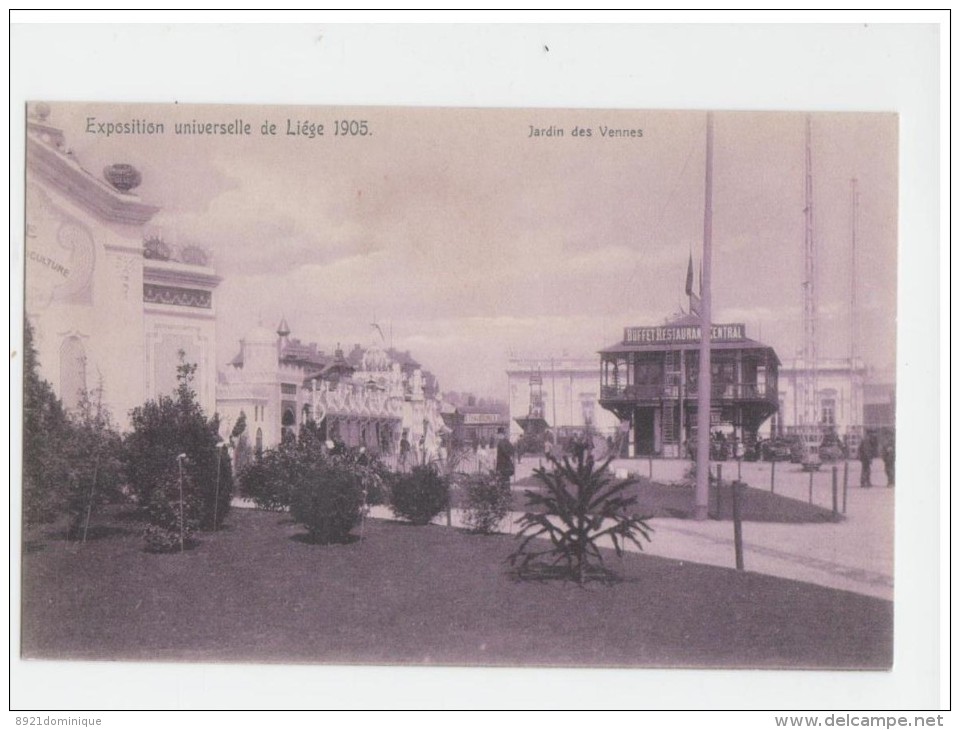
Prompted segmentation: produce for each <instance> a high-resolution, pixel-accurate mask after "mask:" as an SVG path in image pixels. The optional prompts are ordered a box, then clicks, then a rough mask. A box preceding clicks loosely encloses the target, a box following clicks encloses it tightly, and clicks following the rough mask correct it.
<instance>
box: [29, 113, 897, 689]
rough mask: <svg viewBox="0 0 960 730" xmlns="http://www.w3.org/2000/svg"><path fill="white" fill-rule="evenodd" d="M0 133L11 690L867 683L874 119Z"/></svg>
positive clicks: (889, 636) (163, 126) (879, 429)
mask: <svg viewBox="0 0 960 730" xmlns="http://www.w3.org/2000/svg"><path fill="white" fill-rule="evenodd" d="M25 113H26V117H27V120H26V140H25V146H26V192H25V197H26V209H25V219H26V225H25V240H24V243H23V245H24V258H25V268H26V279H25V301H24V309H25V322H24V327H25V332H26V338H25V339H26V342H25V350H24V356H25V374H24V458H23V467H24V474H23V476H24V478H23V485H22V499H21V503H22V510H21V512H22V519H23V533H22V534H23V542H22V595H21V625H20V627H21V654H22V656H23V657H24V658H30V659H57V660H90V659H96V660H118V661H157V660H161V661H175V662H197V661H204V662H207V661H211V662H268V663H283V664H390V665H393V664H415V665H424V664H427V665H459V666H562V667H696V668H710V669H724V668H727V669H729V668H762V669H861V670H888V669H890V668H891V666H892V663H893V647H894V633H893V615H894V581H893V576H894V539H893V537H894V504H895V500H896V499H897V496H898V494H899V493H900V490H902V489H904V488H905V489H908V490H909V489H910V484H909V479H910V475H909V474H901V475H900V476H901V479H900V480H898V479H897V478H896V477H897V474H896V444H897V418H896V410H897V409H896V388H897V383H896V368H895V365H896V355H897V343H896V326H895V324H896V315H897V300H896V291H897V255H896V252H897V230H898V227H897V226H898V207H897V205H898V179H899V178H898V117H897V115H896V114H891V113H823V112H819V113H802V112H790V113H784V112H764V111H755V112H723V111H716V112H706V111H665V110H642V109H637V110H617V109H610V110H600V109H590V110H585V109H536V108H531V109H496V108H490V109H470V108H430V107H421V108H413V107H410V108H404V107H325V106H296V107H295V106H290V107H284V106H227V105H222V106H217V105H189V104H166V105H160V104H132V103H80V102H64V101H57V100H55V99H37V100H35V101H32V102H30V103H29V104H28V105H27V108H26V110H25Z"/></svg>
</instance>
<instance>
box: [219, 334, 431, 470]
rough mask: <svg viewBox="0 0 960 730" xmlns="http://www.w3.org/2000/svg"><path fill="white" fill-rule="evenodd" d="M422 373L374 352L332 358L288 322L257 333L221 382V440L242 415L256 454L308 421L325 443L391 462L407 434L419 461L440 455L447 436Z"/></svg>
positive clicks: (376, 349) (375, 349) (374, 346)
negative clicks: (306, 341) (443, 437)
mask: <svg viewBox="0 0 960 730" xmlns="http://www.w3.org/2000/svg"><path fill="white" fill-rule="evenodd" d="M425 381H426V378H425V376H424V373H423V371H422V370H421V369H420V368H419V367H418V368H414V369H412V370H411V371H409V372H407V371H406V370H404V368H403V366H402V365H401V363H400V362H398V361H397V360H396V359H394V358H393V357H392V356H391V355H390V354H389V353H388V352H387V351H385V350H383V349H382V348H381V347H379V346H378V345H377V344H372V345H370V346H369V347H367V348H366V349H363V348H359V347H357V348H354V350H353V352H351V355H350V357H349V358H348V357H345V356H344V354H343V351H342V350H341V349H340V347H339V346H338V347H337V349H336V351H335V353H334V355H333V356H332V357H331V356H329V355H326V354H325V353H324V352H323V351H321V350H318V349H317V345H316V344H312V343H311V344H309V345H307V344H304V343H302V342H301V341H300V340H298V339H294V338H291V337H290V328H289V326H288V325H287V322H286V319H284V320H283V321H282V322H281V323H280V325H279V326H278V327H277V330H276V332H271V331H270V330H267V329H266V328H264V327H262V326H258V327H255V328H254V329H253V330H251V331H250V332H248V333H247V334H246V336H245V337H244V338H243V339H242V340H241V341H240V352H239V353H238V354H237V356H236V357H234V358H233V360H231V361H230V363H229V364H228V365H227V367H226V368H225V369H224V370H223V372H222V373H221V374H220V376H219V383H218V386H217V410H218V412H219V413H220V416H221V423H222V429H223V431H222V432H223V433H224V434H226V433H229V432H230V430H231V429H232V427H233V424H235V423H236V421H237V419H239V417H240V414H241V413H243V414H244V416H245V418H246V423H247V433H248V439H249V440H250V442H251V445H252V446H253V447H254V448H255V449H269V448H274V447H276V446H277V445H278V444H279V443H280V442H281V440H282V439H283V437H284V435H285V434H289V435H291V436H296V435H297V434H298V433H299V430H300V427H301V425H303V424H304V423H305V422H306V421H308V420H311V419H312V420H313V421H315V422H316V423H317V425H318V427H319V428H320V429H321V432H322V433H323V434H324V436H325V437H326V438H330V439H333V440H336V441H341V442H343V443H344V444H346V445H347V446H351V447H359V446H363V447H365V448H367V449H368V450H369V451H370V452H372V453H375V454H380V455H383V456H387V457H389V456H392V455H395V454H397V452H398V450H399V445H400V440H401V439H402V437H403V436H404V434H406V436H407V438H408V440H409V441H410V443H411V446H412V447H414V448H417V449H418V450H419V453H420V458H423V453H424V452H426V454H427V456H428V458H430V457H431V456H433V455H435V454H436V451H437V448H438V446H439V443H440V436H441V433H442V432H443V431H444V428H445V427H444V425H443V420H442V418H441V415H440V401H439V399H438V398H437V397H436V396H435V395H434V394H433V393H432V392H431V391H430V390H427V389H425V387H424V386H425Z"/></svg>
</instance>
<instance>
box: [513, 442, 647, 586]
mask: <svg viewBox="0 0 960 730" xmlns="http://www.w3.org/2000/svg"><path fill="white" fill-rule="evenodd" d="M548 461H549V463H550V465H551V467H552V468H551V470H550V471H547V470H546V468H543V467H541V468H539V469H536V470H535V471H534V474H535V476H536V477H537V479H538V480H540V482H542V484H543V493H542V494H538V493H536V492H533V491H530V490H527V491H526V496H527V508H528V509H529V510H530V511H529V512H527V513H526V514H524V515H523V517H522V518H521V519H520V525H521V529H520V532H519V533H518V535H517V537H518V538H519V539H520V540H521V543H520V546H519V547H518V548H517V550H516V552H514V553H513V554H512V555H511V556H510V558H509V560H510V564H511V565H513V566H515V567H516V569H517V573H518V575H519V576H521V577H536V576H539V577H543V576H545V575H551V576H555V575H556V568H557V567H558V566H559V567H562V568H563V571H562V573H561V574H562V575H563V576H564V577H568V578H572V579H574V580H576V581H577V582H578V583H580V584H581V585H583V583H584V582H585V581H586V580H587V579H588V578H589V577H599V578H601V579H608V578H609V577H610V575H611V574H610V572H609V571H607V570H605V569H604V568H603V565H602V563H603V553H602V552H601V550H600V543H601V540H603V539H604V538H607V539H609V540H610V542H611V543H612V545H613V548H614V550H616V553H617V555H622V554H623V550H624V546H625V545H626V542H627V541H630V542H631V543H633V544H634V545H636V546H637V548H639V549H640V550H642V549H643V544H642V543H641V542H640V541H639V539H638V538H642V539H644V540H646V541H647V542H649V541H650V532H652V528H651V527H650V526H649V525H648V524H647V520H649V519H650V518H649V517H648V516H644V517H640V516H637V515H635V514H630V512H629V510H630V508H631V507H633V506H634V505H635V504H636V501H637V498H636V497H627V496H626V495H625V491H626V490H627V489H629V488H630V486H632V485H633V484H634V483H635V481H634V480H633V479H625V480H617V479H615V478H614V477H613V476H612V475H611V474H610V473H609V466H610V461H611V459H607V460H606V461H604V462H603V463H602V464H600V466H599V467H597V465H596V464H595V462H594V460H593V459H592V458H591V457H589V456H585V455H584V453H583V452H582V451H581V452H580V453H579V454H578V455H577V457H576V458H575V459H574V461H573V462H571V460H570V459H569V458H566V457H565V458H564V459H563V461H562V462H560V461H558V460H557V459H555V458H553V457H548ZM541 538H545V539H541Z"/></svg>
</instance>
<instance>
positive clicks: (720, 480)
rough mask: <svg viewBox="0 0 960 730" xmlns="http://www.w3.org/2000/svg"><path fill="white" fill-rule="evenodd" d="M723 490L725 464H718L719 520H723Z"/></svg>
mask: <svg viewBox="0 0 960 730" xmlns="http://www.w3.org/2000/svg"><path fill="white" fill-rule="evenodd" d="M722 488H723V464H717V519H718V520H720V519H723V513H722V509H723V501H722V495H721V494H720V490H721V489H722Z"/></svg>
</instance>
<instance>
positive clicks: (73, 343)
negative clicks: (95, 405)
mask: <svg viewBox="0 0 960 730" xmlns="http://www.w3.org/2000/svg"><path fill="white" fill-rule="evenodd" d="M86 389H87V355H86V352H85V351H84V348H83V342H81V341H80V338H79V337H76V336H71V337H67V338H66V339H65V340H64V341H63V344H62V345H61V346H60V399H61V400H62V401H63V405H64V407H65V408H66V409H67V410H75V409H76V407H77V406H78V405H79V404H80V397H81V395H82V393H83V392H84V391H85V390H86Z"/></svg>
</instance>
